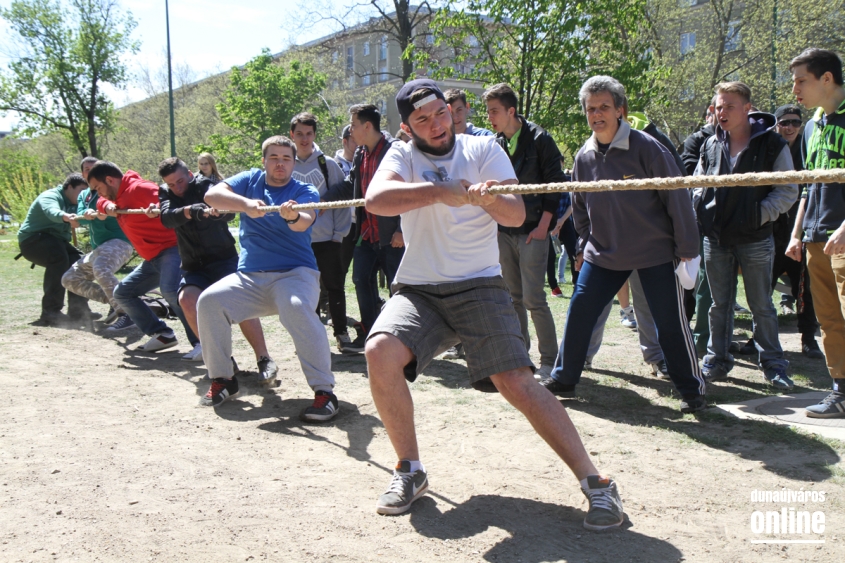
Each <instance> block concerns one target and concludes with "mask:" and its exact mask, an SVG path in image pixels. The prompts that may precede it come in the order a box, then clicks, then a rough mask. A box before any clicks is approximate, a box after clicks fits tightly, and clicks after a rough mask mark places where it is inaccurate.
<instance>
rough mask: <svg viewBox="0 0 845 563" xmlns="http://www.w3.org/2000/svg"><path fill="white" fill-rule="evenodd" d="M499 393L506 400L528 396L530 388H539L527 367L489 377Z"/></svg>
mask: <svg viewBox="0 0 845 563" xmlns="http://www.w3.org/2000/svg"><path fill="white" fill-rule="evenodd" d="M490 380H491V381H492V382H493V385H495V386H496V389H498V390H499V393H501V394H502V396H504V397H505V398H507V399H508V400H511V399H512V398H520V397H525V396H528V394H529V391H531V389H530V388H529V387H528V386H529V385H530V386H532V387H537V388H539V385H538V384H537V382H536V381H535V380H534V376H533V375H532V374H531V369H530V368H529V367H527V366H526V367H521V368H516V369H512V370H508V371H504V372H502V373H497V374H495V375H491V376H490Z"/></svg>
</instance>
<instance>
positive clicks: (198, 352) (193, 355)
mask: <svg viewBox="0 0 845 563" xmlns="http://www.w3.org/2000/svg"><path fill="white" fill-rule="evenodd" d="M182 361H185V362H201V361H202V344H200V343H199V342H197V345H196V346H194V349H193V350H191V351H190V352H188V353H187V354H185V355H184V356H182Z"/></svg>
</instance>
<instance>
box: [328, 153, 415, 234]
mask: <svg viewBox="0 0 845 563" xmlns="http://www.w3.org/2000/svg"><path fill="white" fill-rule="evenodd" d="M385 141H386V142H385V143H384V146H383V147H382V149H381V150H380V151H379V153H378V154H376V155H375V157H376V159H377V160H378V163H379V164H381V161H382V160H384V155H386V154H387V151H389V150H390V147H391V146H393V143H401V142H402V141H399V140H398V139H392V138H389V137H385ZM363 157H364V150H363V148H362V147H358V148H357V149H355V156H353V157H352V168H350V169H349V174H347V176H346V179H345V180H344V181H343V183H341V184H338V185H337V186H334V187H333V188H330V189H329V190H328V191H327V192H326V195H324V196H323V199H324V200H325V201H342V200H347V199H361V198H363V197H364V192H363V188H362V186H361V161H362V160H363ZM376 217H377V222H378V238H379V246H390V241H391V239H392V238H393V233H395V232H396V231H401V230H402V229H401V227H400V221H399V215H394V216H392V217H382V216H380V215H376ZM363 222H364V208H363V207H356V208H355V224H354V225H352V228H353V229H354V230H353V232H354V234H355V239H356V240H357V239H358V238H359V237H360V236H361V225H362V223H363Z"/></svg>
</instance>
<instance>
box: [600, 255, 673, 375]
mask: <svg viewBox="0 0 845 563" xmlns="http://www.w3.org/2000/svg"><path fill="white" fill-rule="evenodd" d="M628 281H629V282H630V286H631V301H632V302H633V304H634V316H635V317H636V318H637V335H638V336H639V338H640V350H642V352H643V360H645V362H646V363H649V364H656V363H657V362H659V361H660V360H662V359H663V350H662V349H661V348H660V343H659V342H658V341H657V326H656V325H655V324H654V317H652V316H651V309H649V308H648V301H646V299H645V293H644V292H643V284H642V283H640V276H638V275H637V271H636V270H634V271H633V272H631V277H630V278H628ZM612 306H613V301H611V302H610V303H608V304H607V307H605V308H604V311H602V312H601V315H600V316H599V319H598V321H596V326H595V328H594V329H593V335H592V336H591V337H590V347H589V349H588V350H587V357H588V358H592V357H593V356H595V355H596V354H598V352H599V348H601V342H602V338H604V325H605V324H607V318H608V317H609V316H610V309H611V307H612Z"/></svg>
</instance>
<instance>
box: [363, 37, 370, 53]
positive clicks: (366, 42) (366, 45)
mask: <svg viewBox="0 0 845 563" xmlns="http://www.w3.org/2000/svg"><path fill="white" fill-rule="evenodd" d="M369 54H370V42H369V41H365V42H364V56H365V57H366V56H367V55H369Z"/></svg>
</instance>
